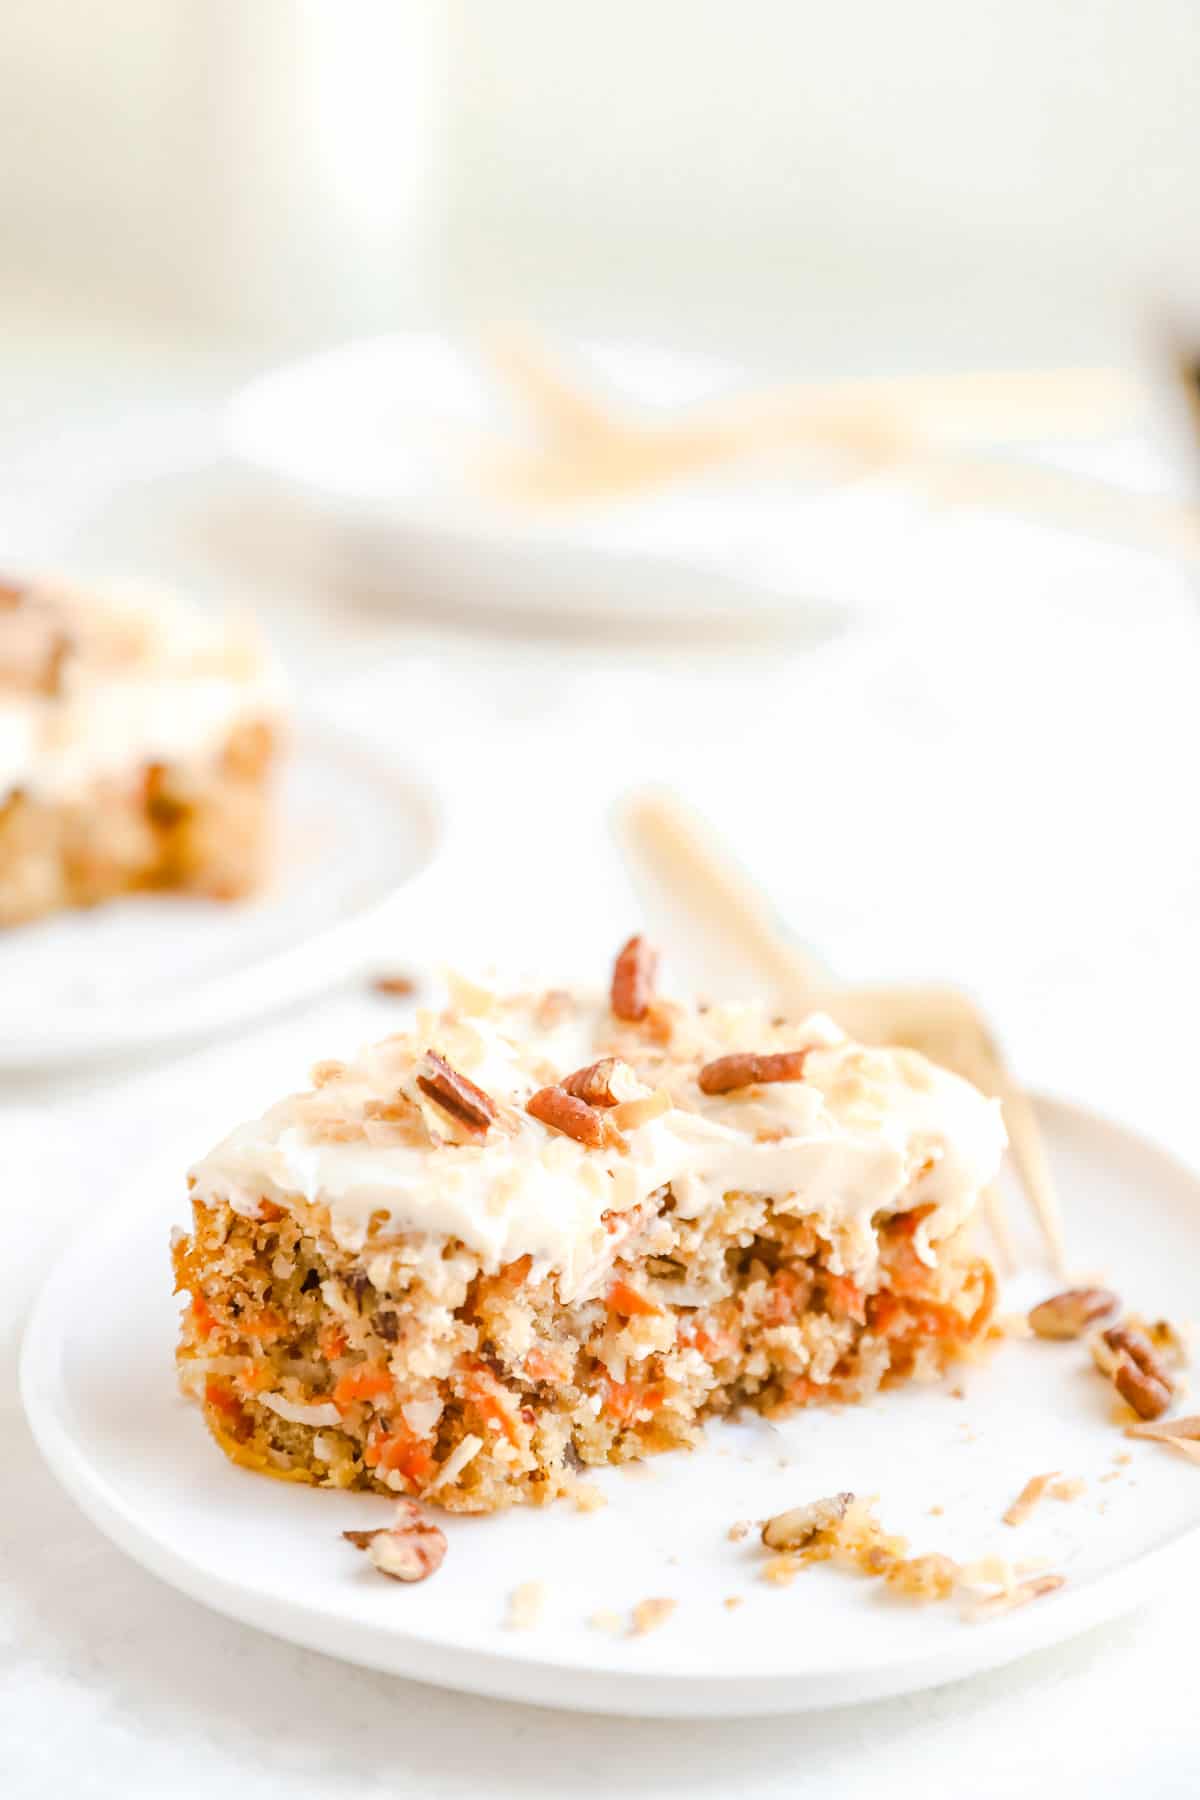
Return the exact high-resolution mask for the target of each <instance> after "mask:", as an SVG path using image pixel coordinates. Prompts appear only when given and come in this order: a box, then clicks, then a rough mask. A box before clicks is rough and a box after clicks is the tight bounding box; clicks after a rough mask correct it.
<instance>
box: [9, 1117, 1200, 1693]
mask: <svg viewBox="0 0 1200 1800" xmlns="http://www.w3.org/2000/svg"><path fill="white" fill-rule="evenodd" d="M1041 1104H1043V1105H1047V1106H1049V1107H1053V1108H1057V1109H1059V1110H1060V1111H1061V1112H1063V1113H1065V1114H1067V1115H1073V1116H1074V1119H1075V1120H1076V1121H1077V1122H1082V1123H1083V1124H1084V1125H1085V1126H1090V1127H1092V1128H1095V1127H1100V1128H1102V1129H1105V1130H1109V1131H1112V1130H1116V1131H1118V1132H1121V1133H1122V1134H1124V1135H1125V1136H1126V1137H1128V1138H1129V1139H1130V1140H1131V1141H1132V1142H1133V1144H1134V1145H1135V1146H1136V1147H1137V1148H1138V1149H1140V1150H1141V1151H1143V1152H1148V1153H1149V1154H1151V1155H1153V1156H1155V1157H1157V1158H1159V1159H1162V1160H1165V1161H1167V1162H1168V1163H1170V1164H1172V1165H1173V1166H1174V1168H1175V1169H1176V1170H1177V1171H1178V1172H1179V1173H1180V1174H1181V1175H1182V1176H1184V1177H1185V1178H1187V1179H1189V1180H1192V1181H1194V1180H1195V1179H1196V1171H1195V1170H1194V1169H1193V1168H1192V1167H1191V1166H1190V1165H1189V1164H1188V1163H1186V1162H1184V1161H1183V1160H1182V1159H1180V1158H1179V1157H1177V1156H1175V1155H1173V1154H1172V1153H1171V1152H1170V1151H1167V1150H1165V1149H1163V1148H1162V1147H1161V1146H1159V1145H1158V1144H1155V1143H1154V1142H1153V1141H1152V1140H1150V1139H1148V1138H1146V1137H1145V1136H1144V1135H1143V1134H1142V1133H1140V1132H1138V1131H1136V1130H1134V1129H1133V1128H1131V1127H1129V1126H1126V1125H1124V1124H1118V1123H1117V1122H1116V1121H1114V1120H1113V1119H1111V1118H1108V1117H1106V1116H1105V1115H1103V1114H1101V1113H1099V1112H1097V1111H1095V1110H1094V1109H1092V1108H1090V1107H1087V1106H1084V1105H1081V1104H1079V1103H1077V1102H1074V1101H1070V1100H1065V1099H1049V1098H1045V1097H1043V1098H1042V1100H1041ZM170 1169H171V1175H172V1178H173V1177H174V1175H175V1174H176V1173H177V1164H176V1161H175V1159H173V1160H172V1162H171V1164H170ZM145 1185H146V1183H145V1181H144V1180H143V1181H139V1182H138V1183H137V1184H136V1189H135V1193H136V1202H135V1204H133V1205H131V1203H130V1201H126V1203H125V1204H124V1205H123V1206H121V1207H119V1208H117V1209H115V1210H114V1211H113V1212H111V1213H108V1214H106V1215H105V1216H104V1218H103V1219H102V1220H99V1221H97V1222H96V1223H95V1224H94V1225H93V1227H92V1228H91V1230H90V1231H88V1232H86V1233H85V1234H83V1235H82V1236H81V1237H79V1238H78V1239H76V1241H75V1242H74V1243H73V1244H72V1246H71V1247H70V1248H69V1249H68V1250H67V1251H66V1252H65V1254H64V1255H63V1257H62V1258H61V1259H60V1261H59V1263H58V1264H57V1266H56V1267H55V1269H54V1271H53V1272H52V1274H51V1276H50V1277H49V1279H48V1281H47V1282H46V1284H45V1286H44V1288H43V1290H42V1292H41V1294H40V1295H39V1297H38V1300H37V1302H36V1304H35V1307H34V1310H33V1313H32V1316H31V1318H30V1321H29V1325H28V1327H27V1329H26V1332H25V1338H24V1343H23V1346H22V1353H21V1365H20V1387H21V1398H22V1403H23V1405H24V1409H25V1414H26V1417H27V1419H28V1421H29V1425H30V1429H31V1430H32V1432H33V1435H34V1438H35V1440H36V1442H37V1444H38V1446H39V1448H40V1450H41V1452H42V1454H43V1456H44V1457H45V1459H46V1461H47V1463H48V1464H49V1466H50V1467H51V1469H52V1470H53V1471H54V1472H55V1474H56V1475H57V1476H58V1477H59V1479H60V1480H61V1481H62V1482H63V1484H64V1486H65V1487H66V1488H67V1491H68V1492H69V1493H71V1494H72V1495H73V1496H74V1498H75V1499H76V1501H77V1502H78V1504H79V1505H80V1507H81V1508H82V1510H83V1511H84V1512H85V1513H86V1514H87V1515H88V1517H89V1518H90V1519H91V1520H92V1521H93V1523H94V1524H96V1525H97V1526H98V1527H99V1529H100V1530H101V1531H103V1532H104V1533H105V1535H106V1536H108V1537H109V1538H111V1539H112V1541H113V1542H114V1543H116V1544H117V1545H118V1546H119V1547H120V1548H121V1549H122V1550H124V1551H125V1552H126V1553H127V1554H128V1555H129V1556H131V1557H132V1558H133V1560H134V1561H135V1562H137V1563H140V1564H141V1565H142V1566H143V1567H144V1568H146V1569H149V1570H150V1571H151V1573H153V1574H155V1575H157V1576H159V1577H160V1578H161V1579H163V1580H164V1581H166V1582H168V1583H169V1584H170V1585H171V1586H173V1587H175V1588H177V1589H179V1590H180V1591H181V1592H183V1593H185V1594H187V1595H189V1596H190V1597H191V1598H192V1599H195V1600H198V1601H199V1602H201V1604H203V1605H205V1606H208V1607H210V1608H212V1609H213V1610H215V1611H217V1612H219V1613H223V1614H225V1615H226V1616H228V1617H230V1618H234V1619H237V1620H240V1621H241V1622H243V1623H245V1624H249V1625H253V1626H255V1627H256V1628H258V1629H260V1630H264V1631H266V1632H268V1633H269V1634H271V1635H273V1636H276V1637H280V1638H283V1639H285V1640H286V1641H290V1642H294V1643H298V1644H301V1645H303V1646H305V1647H307V1648H309V1649H313V1650H317V1651H321V1652H323V1653H325V1654H327V1655H333V1656H337V1657H340V1658H342V1659H344V1660H346V1661H349V1662H353V1663H358V1664H362V1665H365V1666H367V1667H370V1668H376V1669H381V1670H384V1671H386V1672H390V1673H394V1674H399V1675H403V1676H407V1677H409V1678H412V1679H416V1680H419V1681H425V1682H432V1683H434V1684H437V1685H441V1686H446V1687H450V1688H455V1689H458V1690H461V1691H465V1692H469V1693H478V1694H486V1695H490V1696H493V1697H496V1698H501V1699H513V1700H523V1701H530V1700H533V1701H536V1702H537V1703H540V1704H543V1705H545V1704H549V1705H553V1706H559V1707H567V1708H575V1709H579V1710H584V1711H592V1712H614V1713H620V1714H628V1715H639V1714H640V1715H643V1716H649V1717H686V1716H702V1715H707V1716H726V1717H739V1716H753V1715H755V1714H771V1713H786V1712H799V1711H808V1710H813V1709H817V1708H823V1707H828V1706H834V1705H844V1704H850V1703H862V1702H866V1701H869V1700H872V1699H877V1698H882V1697H885V1696H887V1695H891V1694H897V1693H902V1692H912V1691H916V1690H920V1689H923V1688H928V1687H933V1686H937V1685H939V1684H941V1683H943V1682H948V1681H952V1680H959V1679H962V1678H964V1677H967V1676H970V1675H973V1674H976V1673H979V1672H981V1671H983V1670H985V1669H991V1668H996V1667H1000V1666H1002V1665H1004V1664H1006V1663H1010V1662H1013V1661H1015V1660H1016V1659H1018V1658H1020V1657H1022V1656H1025V1655H1027V1654H1028V1653H1030V1652H1031V1651H1035V1650H1038V1649H1042V1648H1046V1647H1048V1646H1050V1645H1053V1644H1056V1643H1058V1642H1061V1641H1063V1640H1065V1639H1068V1638H1071V1637H1074V1636H1076V1635H1077V1634H1078V1633H1080V1632H1082V1631H1086V1630H1087V1629H1089V1628H1090V1627H1092V1626H1094V1625H1097V1624H1100V1623H1102V1622H1104V1621H1106V1620H1109V1619H1112V1618H1115V1617H1118V1616H1119V1615H1121V1614H1122V1613H1125V1612H1128V1611H1130V1610H1132V1609H1133V1608H1134V1607H1135V1606H1137V1605H1139V1604H1141V1603H1143V1602H1144V1601H1146V1600H1147V1599H1149V1598H1151V1597H1152V1596H1153V1594H1154V1593H1155V1592H1156V1591H1158V1590H1161V1589H1162V1588H1163V1587H1164V1586H1165V1584H1166V1583H1167V1581H1168V1580H1169V1578H1170V1577H1171V1575H1172V1573H1175V1572H1181V1571H1182V1568H1183V1567H1184V1565H1188V1566H1189V1567H1190V1568H1191V1569H1193V1570H1194V1568H1195V1566H1196V1558H1197V1555H1198V1553H1200V1525H1197V1526H1194V1527H1189V1528H1187V1529H1185V1530H1182V1531H1179V1532H1177V1533H1176V1535H1175V1536H1174V1537H1173V1538H1171V1539H1170V1540H1169V1541H1168V1542H1166V1543H1165V1544H1162V1545H1160V1546H1159V1547H1158V1548H1157V1549H1154V1550H1151V1551H1148V1552H1145V1553H1143V1554H1141V1555H1138V1556H1135V1557H1134V1558H1133V1559H1132V1560H1130V1561H1129V1562H1128V1563H1125V1564H1122V1565H1121V1566H1120V1567H1119V1568H1117V1569H1114V1570H1112V1571H1110V1572H1108V1573H1106V1574H1103V1575H1100V1576H1097V1577H1095V1578H1093V1579H1091V1580H1090V1581H1089V1582H1088V1583H1087V1584H1086V1585H1084V1586H1081V1587H1079V1588H1072V1587H1070V1586H1068V1587H1067V1588H1066V1589H1064V1590H1063V1591H1062V1592H1061V1593H1059V1594H1057V1595H1056V1596H1055V1597H1054V1600H1053V1603H1052V1605H1049V1606H1046V1607H1038V1606H1034V1607H1030V1608H1026V1609H1024V1610H1022V1611H1018V1612H1015V1613H1013V1614H1012V1615H1011V1616H1010V1617H1006V1618H1002V1619H999V1620H996V1621H993V1622H991V1623H990V1624H989V1625H988V1626H987V1627H986V1628H979V1629H978V1630H967V1629H964V1631H963V1634H962V1638H961V1640H960V1641H959V1642H957V1643H956V1644H955V1645H954V1646H953V1647H950V1648H939V1649H938V1650H936V1651H933V1652H921V1651H919V1650H918V1651H916V1653H915V1654H914V1655H913V1656H912V1657H911V1658H909V1659H908V1660H906V1661H905V1662H904V1663H903V1664H899V1663H898V1662H897V1661H896V1659H895V1658H894V1657H889V1658H888V1659H887V1660H886V1661H883V1662H880V1663H876V1664H866V1665H864V1664H860V1663H856V1664H855V1665H854V1666H853V1668H847V1667H833V1668H827V1669H820V1670H817V1671H813V1672H808V1671H806V1672H805V1673H804V1675H803V1678H802V1679H801V1677H800V1676H798V1674H797V1672H796V1670H794V1669H792V1670H789V1671H786V1672H783V1673H780V1672H779V1671H778V1670H773V1669H772V1668H770V1667H765V1666H753V1665H752V1666H748V1667H747V1666H745V1665H742V1666H740V1667H739V1668H737V1669H736V1670H735V1671H732V1672H727V1673H726V1672H723V1673H721V1674H719V1675H713V1676H711V1677H709V1676H703V1675H697V1674H696V1673H695V1672H694V1671H693V1670H690V1669H689V1670H687V1671H685V1672H681V1671H680V1670H678V1669H672V1668H671V1667H670V1666H669V1665H666V1666H661V1665H660V1666H657V1667H655V1668H654V1669H653V1670H647V1669H646V1668H644V1667H643V1668H638V1667H637V1666H636V1665H634V1666H631V1665H630V1663H629V1662H628V1661H627V1660H625V1661H621V1662H618V1661H617V1652H616V1650H615V1649H614V1648H612V1647H606V1646H605V1644H604V1642H603V1640H598V1641H597V1644H596V1648H595V1650H594V1652H590V1653H589V1654H590V1660H589V1661H588V1662H587V1663H586V1664H581V1663H578V1662H575V1663H572V1662H570V1661H566V1660H563V1659H553V1660H552V1659H548V1658H545V1657H539V1656H537V1655H536V1654H530V1653H529V1652H528V1651H527V1650H526V1649H525V1648H524V1647H523V1646H522V1645H521V1643H520V1642H519V1640H517V1641H514V1642H513V1643H512V1646H511V1647H509V1646H508V1645H506V1646H505V1648H504V1649H503V1650H502V1651H496V1650H489V1649H486V1648H479V1647H477V1646H472V1645H469V1644H465V1643H463V1642H462V1640H461V1637H459V1636H458V1635H456V1634H455V1633H454V1632H453V1631H450V1632H439V1631H438V1629H437V1628H436V1627H434V1628H433V1629H430V1628H429V1627H428V1626H427V1625H423V1627H422V1629H421V1631H420V1632H419V1633H418V1632H412V1631H407V1630H405V1629H404V1628H403V1627H402V1626H401V1627H396V1626H393V1625H392V1624H391V1623H389V1625H388V1627H387V1628H386V1629H378V1628H372V1627H371V1626H369V1625H365V1624H364V1623H363V1622H362V1621H361V1620H353V1621H351V1620H348V1619H346V1618H345V1617H343V1616H341V1615H339V1614H338V1612H337V1611H336V1609H334V1608H332V1607H328V1606H324V1605H318V1604H311V1603H305V1602H303V1601H299V1600H295V1599H288V1598H284V1597H281V1596H279V1595H278V1594H275V1593H265V1592H262V1591H259V1590H256V1589H254V1588H253V1587H251V1586H249V1585H246V1584H243V1583H239V1582H228V1581H224V1580H222V1579H221V1578H220V1577H214V1575H213V1573H212V1572H211V1570H210V1569H209V1568H208V1567H206V1566H203V1565H200V1564H198V1563H196V1562H194V1561H192V1560H191V1559H190V1558H189V1557H188V1556H187V1555H186V1554H184V1553H182V1552H181V1551H180V1550H178V1549H177V1548H176V1547H175V1546H173V1545H171V1544H169V1543H165V1542H163V1541H160V1540H159V1539H155V1538H151V1537H149V1536H148V1535H147V1533H146V1531H145V1528H144V1527H143V1526H142V1525H141V1524H140V1523H139V1522H138V1520H137V1518H136V1516H135V1515H134V1514H133V1513H132V1512H131V1510H130V1507H129V1505H128V1504H127V1502H126V1501H125V1499H124V1498H123V1496H122V1494H121V1493H120V1492H119V1491H118V1489H117V1488H116V1487H114V1485H113V1484H112V1483H111V1482H110V1481H109V1480H108V1479H107V1478H106V1476H105V1475H104V1473H103V1472H102V1470H100V1469H99V1468H98V1467H97V1466H96V1465H95V1463H94V1462H93V1460H92V1459H91V1457H89V1455H88V1454H87V1453H86V1452H85V1450H84V1449H82V1448H81V1446H80V1444H79V1443H78V1441H77V1440H76V1438H75V1437H74V1435H73V1434H72V1432H71V1430H70V1427H69V1425H68V1423H67V1418H66V1408H65V1407H64V1405H63V1404H62V1402H63V1398H64V1396H63V1392H62V1387H61V1382H62V1351H63V1345H62V1339H61V1335H60V1332H59V1323H58V1322H59V1316H60V1301H61V1300H62V1299H65V1297H66V1296H67V1295H68V1294H69V1292H70V1291H71V1289H72V1285H73V1282H74V1280H75V1278H76V1272H77V1269H78V1267H79V1265H81V1264H83V1265H87V1264H88V1262H89V1260H90V1256H91V1246H92V1244H93V1242H94V1241H95V1239H97V1238H98V1237H103V1236H104V1235H105V1234H107V1233H109V1232H117V1233H119V1232H120V1230H121V1227H122V1224H123V1222H124V1220H125V1219H126V1218H127V1217H128V1215H129V1213H130V1212H131V1210H132V1211H135V1210H137V1209H138V1207H139V1206H140V1207H144V1204H145V1197H144V1191H145Z"/></svg>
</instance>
